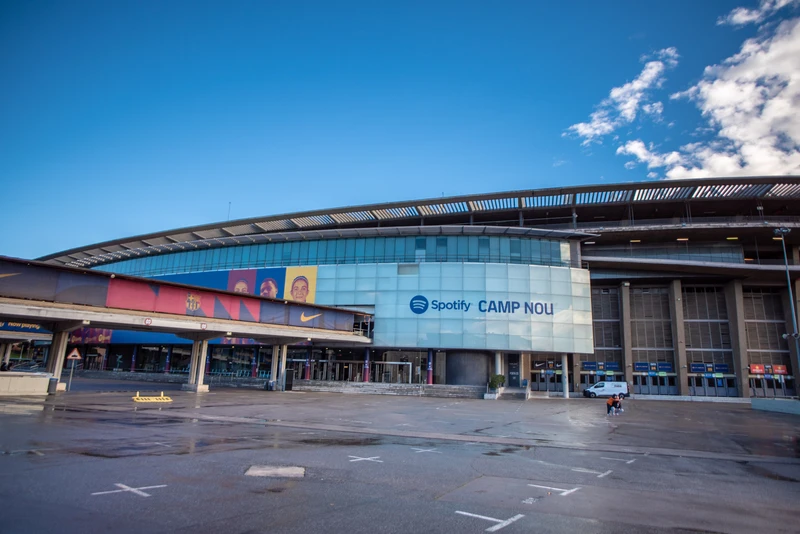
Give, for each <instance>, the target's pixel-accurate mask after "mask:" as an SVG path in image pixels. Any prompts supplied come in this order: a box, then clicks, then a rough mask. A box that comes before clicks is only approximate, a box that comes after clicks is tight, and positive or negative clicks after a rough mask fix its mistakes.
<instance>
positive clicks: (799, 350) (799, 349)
mask: <svg viewBox="0 0 800 534" xmlns="http://www.w3.org/2000/svg"><path fill="white" fill-rule="evenodd" d="M791 231H792V230H791V228H775V231H774V232H775V235H776V236H780V239H781V246H782V247H783V263H784V265H785V266H786V286H787V287H788V289H789V309H790V310H791V311H792V328H793V329H794V332H792V333H791V334H783V339H787V340H788V338H790V337H791V338H794V347H795V351H796V352H795V354H796V356H797V357H798V358H800V340H798V338H800V334H798V329H797V314H796V313H795V311H794V307H795V302H794V295H793V293H792V279H791V278H790V277H789V258H788V256H787V255H786V234H788V233H789V232H791ZM797 372H798V371H795V373H797Z"/></svg>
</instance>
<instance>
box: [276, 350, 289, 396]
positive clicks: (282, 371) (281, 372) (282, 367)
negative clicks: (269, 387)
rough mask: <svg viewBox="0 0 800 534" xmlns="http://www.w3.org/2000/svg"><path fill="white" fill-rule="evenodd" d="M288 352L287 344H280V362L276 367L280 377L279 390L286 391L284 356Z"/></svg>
mask: <svg viewBox="0 0 800 534" xmlns="http://www.w3.org/2000/svg"><path fill="white" fill-rule="evenodd" d="M288 353H289V346H288V345H281V363H280V366H279V368H278V375H279V376H280V377H281V378H280V384H281V391H286V356H287V354H288Z"/></svg>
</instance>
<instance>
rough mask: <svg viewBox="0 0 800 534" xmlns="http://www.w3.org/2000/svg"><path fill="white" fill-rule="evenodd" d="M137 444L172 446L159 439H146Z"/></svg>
mask: <svg viewBox="0 0 800 534" xmlns="http://www.w3.org/2000/svg"><path fill="white" fill-rule="evenodd" d="M139 445H161V446H162V447H169V448H172V445H168V444H166V443H161V442H160V441H146V442H144V443H140V444H139Z"/></svg>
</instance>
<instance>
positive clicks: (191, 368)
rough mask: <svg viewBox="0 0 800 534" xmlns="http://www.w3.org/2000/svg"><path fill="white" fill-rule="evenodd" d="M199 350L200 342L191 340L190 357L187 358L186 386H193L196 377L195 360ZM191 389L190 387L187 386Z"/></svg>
mask: <svg viewBox="0 0 800 534" xmlns="http://www.w3.org/2000/svg"><path fill="white" fill-rule="evenodd" d="M199 351H200V342H199V341H193V342H192V357H191V359H190V360H189V382H187V385H188V386H193V385H194V384H195V381H196V379H197V361H198V353H199ZM189 389H191V388H189Z"/></svg>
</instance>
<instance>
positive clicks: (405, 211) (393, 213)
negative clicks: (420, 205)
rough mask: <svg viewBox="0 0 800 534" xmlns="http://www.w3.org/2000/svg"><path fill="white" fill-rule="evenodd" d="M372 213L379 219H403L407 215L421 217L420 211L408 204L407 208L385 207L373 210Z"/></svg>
mask: <svg viewBox="0 0 800 534" xmlns="http://www.w3.org/2000/svg"><path fill="white" fill-rule="evenodd" d="M372 213H374V214H375V217H377V218H378V219H381V220H384V219H402V218H405V217H419V212H418V211H417V208H415V207H414V206H407V207H405V208H385V209H380V210H373V211H372Z"/></svg>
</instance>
